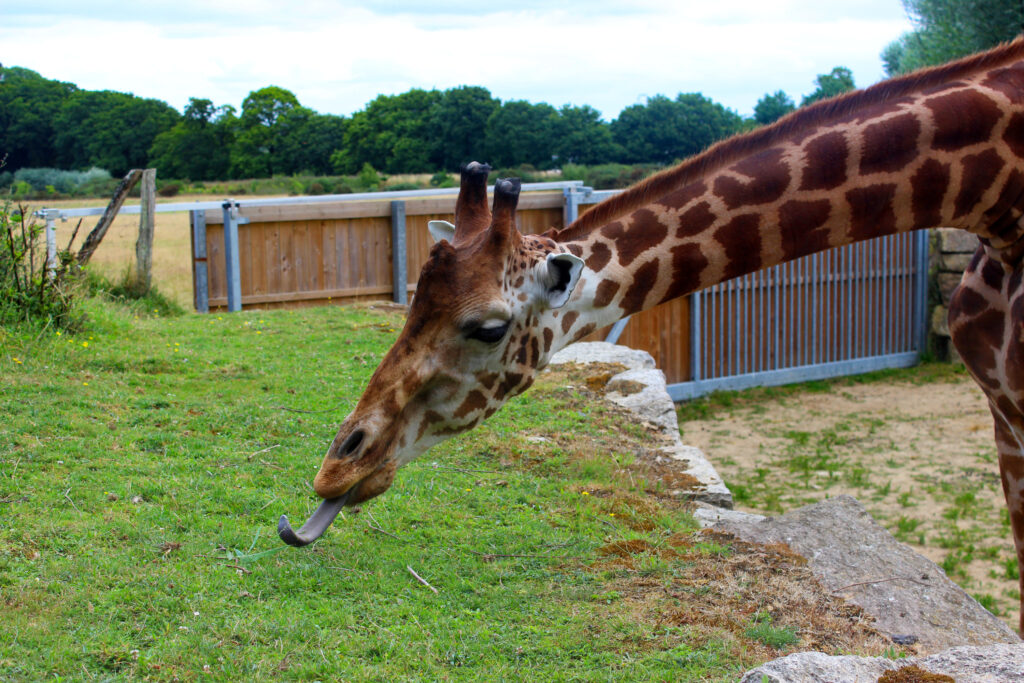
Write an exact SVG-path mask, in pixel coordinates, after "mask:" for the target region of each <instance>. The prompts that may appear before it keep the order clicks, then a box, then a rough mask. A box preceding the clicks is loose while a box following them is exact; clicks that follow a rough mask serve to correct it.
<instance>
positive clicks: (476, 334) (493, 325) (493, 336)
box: [466, 320, 510, 344]
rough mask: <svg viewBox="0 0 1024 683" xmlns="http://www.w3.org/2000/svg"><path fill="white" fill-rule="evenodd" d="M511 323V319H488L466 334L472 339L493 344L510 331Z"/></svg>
mask: <svg viewBox="0 0 1024 683" xmlns="http://www.w3.org/2000/svg"><path fill="white" fill-rule="evenodd" d="M509 324H510V321H508V320H504V321H502V320H488V321H487V322H485V323H483V324H482V325H480V326H479V327H477V328H475V329H474V330H473V331H472V332H469V333H468V334H467V335H466V336H467V337H469V338H470V339H476V340H477V341H482V342H484V343H485V344H493V343H495V342H499V341H501V340H502V339H503V338H504V337H505V333H506V332H508V328H509Z"/></svg>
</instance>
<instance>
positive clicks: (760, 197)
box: [714, 148, 790, 209]
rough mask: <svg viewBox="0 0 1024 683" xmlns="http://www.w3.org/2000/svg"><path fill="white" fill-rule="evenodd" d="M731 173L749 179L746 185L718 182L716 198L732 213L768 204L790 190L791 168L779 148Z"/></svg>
mask: <svg viewBox="0 0 1024 683" xmlns="http://www.w3.org/2000/svg"><path fill="white" fill-rule="evenodd" d="M730 170H732V171H735V172H736V173H739V174H742V175H745V176H747V177H749V178H750V180H749V181H746V182H744V181H741V180H737V179H736V178H733V177H732V176H725V175H722V176H718V177H717V178H715V183H714V190H715V194H716V195H718V196H719V197H720V198H721V199H722V201H723V202H725V205H726V206H728V207H729V208H730V209H735V208H737V207H740V206H755V205H757V204H769V203H771V202H774V201H775V200H776V199H778V198H779V197H781V196H782V194H783V193H784V192H785V191H786V188H787V187H789V178H790V170H789V166H788V165H787V164H786V163H785V162H784V161H783V160H782V150H781V149H778V148H773V149H767V150H765V151H763V152H758V153H757V154H754V155H753V156H750V157H748V158H746V159H744V160H742V161H740V162H739V163H737V164H735V165H733V166H732V167H730Z"/></svg>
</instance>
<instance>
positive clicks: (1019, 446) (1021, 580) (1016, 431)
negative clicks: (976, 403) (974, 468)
mask: <svg viewBox="0 0 1024 683" xmlns="http://www.w3.org/2000/svg"><path fill="white" fill-rule="evenodd" d="M992 416H993V417H994V418H995V423H996V425H995V427H996V428H995V432H996V448H997V449H998V451H999V476H1000V478H1001V479H1002V481H1003V495H1004V496H1005V497H1006V507H1007V509H1008V510H1009V512H1010V528H1011V530H1012V531H1013V545H1014V547H1015V548H1016V551H1017V575H1018V588H1019V590H1020V605H1021V607H1020V614H1019V616H1018V622H1017V623H1018V626H1017V628H1018V632H1019V633H1020V634H1021V635H1024V441H1022V437H1024V430H1022V429H1020V428H1015V427H1014V426H1011V425H1010V424H1009V422H1008V421H1007V419H1006V418H1005V417H1003V415H1002V414H1001V413H1000V412H999V411H998V409H996V408H993V409H992Z"/></svg>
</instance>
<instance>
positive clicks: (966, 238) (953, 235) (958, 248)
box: [935, 228, 980, 254]
mask: <svg viewBox="0 0 1024 683" xmlns="http://www.w3.org/2000/svg"><path fill="white" fill-rule="evenodd" d="M935 232H936V233H937V234H938V236H939V249H940V250H941V251H946V252H958V253H962V254H966V253H972V252H974V250H975V249H977V248H978V245H979V244H980V242H979V241H978V236H977V235H974V234H972V233H969V232H966V231H964V230H959V229H957V228H937V229H936V230H935Z"/></svg>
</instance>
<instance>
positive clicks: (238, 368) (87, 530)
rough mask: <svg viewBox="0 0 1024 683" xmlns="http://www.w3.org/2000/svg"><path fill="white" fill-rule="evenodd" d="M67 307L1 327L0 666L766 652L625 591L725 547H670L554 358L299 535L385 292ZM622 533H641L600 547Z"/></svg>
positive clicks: (697, 673)
mask: <svg viewBox="0 0 1024 683" xmlns="http://www.w3.org/2000/svg"><path fill="white" fill-rule="evenodd" d="M85 307H86V313H87V314H88V318H89V322H88V324H87V327H86V331H85V332H82V333H81V334H76V335H69V334H67V333H62V334H57V333H55V332H53V331H52V330H51V331H44V332H42V333H40V332H39V331H38V329H34V328H33V329H27V328H17V327H15V328H0V414H2V415H3V416H4V417H3V420H2V421H0V613H2V614H3V619H2V622H0V679H3V680H42V679H46V678H54V677H56V678H60V679H72V680H85V679H92V678H98V679H103V680H109V679H135V678H146V679H153V680H183V679H184V680H192V679H200V678H201V679H203V680H259V679H268V678H283V679H289V680H292V679H295V680H307V679H308V680H380V681H385V680H386V681H395V680H449V679H457V680H500V679H506V680H629V681H633V680H697V679H700V680H706V679H712V680H733V679H735V678H736V677H737V676H738V674H739V673H740V672H741V671H742V670H743V669H744V668H747V667H749V666H753V665H755V664H756V663H758V661H759V659H758V658H760V659H761V660H763V659H765V658H769V654H768V653H764V652H761V651H759V650H757V649H756V647H751V646H748V645H747V644H745V643H743V642H738V641H737V640H736V639H735V638H732V637H731V636H729V635H728V634H727V633H725V632H724V631H722V630H721V629H715V628H700V627H690V626H676V625H673V623H671V621H669V622H664V621H663V619H664V615H663V614H660V613H657V612H656V610H655V611H654V612H655V613H654V614H653V616H652V615H650V614H648V615H646V616H645V615H644V614H641V611H640V610H639V608H638V607H637V604H638V603H637V600H638V598H637V592H636V591H634V590H633V589H632V588H631V586H632V585H633V584H632V583H630V582H632V581H641V582H648V583H647V584H643V585H654V586H672V584H673V581H677V580H682V578H681V577H685V576H686V575H687V572H688V571H689V568H690V567H692V566H693V563H694V562H695V561H696V558H700V557H707V558H711V559H712V560H713V561H715V562H719V561H721V559H722V558H725V557H728V556H729V555H730V553H731V550H730V548H729V547H728V545H723V544H721V543H718V542H702V543H695V544H693V545H692V547H691V548H689V549H688V550H687V554H686V555H685V556H684V555H682V554H680V553H678V552H675V551H672V552H669V550H670V549H669V548H668V546H666V545H665V543H666V541H667V539H673V538H677V537H678V536H679V535H680V534H683V535H686V534H690V533H691V532H692V529H693V522H692V519H691V518H690V517H689V516H688V515H686V514H684V513H683V512H681V508H680V506H679V505H678V504H674V503H672V502H671V501H666V500H662V499H660V498H658V497H657V496H648V495H645V493H644V489H645V487H644V484H643V483H642V482H640V481H633V480H632V477H626V476H625V475H624V474H623V472H624V469H623V468H624V467H626V466H631V463H632V462H633V460H632V459H633V458H634V455H635V453H636V451H637V449H638V448H639V447H632V446H629V445H628V442H627V439H629V438H636V439H639V438H642V434H640V433H639V432H638V431H637V430H635V429H634V428H632V427H630V426H629V425H624V424H623V422H624V421H623V420H622V419H621V417H619V416H617V415H615V414H610V413H605V412H604V410H603V409H602V408H601V407H600V405H598V404H597V403H595V402H593V401H588V400H586V397H584V396H581V395H580V394H579V391H580V390H579V389H576V388H573V387H571V386H565V383H564V380H561V379H557V378H556V379H555V380H551V381H549V382H548V383H547V384H545V382H543V381H541V382H538V386H537V387H536V388H535V389H534V390H532V391H531V392H529V393H528V394H526V395H525V396H523V397H520V398H519V399H516V400H515V401H513V402H512V403H510V404H509V405H508V406H507V407H506V408H505V409H503V410H502V411H501V412H500V413H499V414H498V415H497V416H495V417H494V418H493V419H492V420H491V421H490V422H489V423H488V424H487V425H485V426H484V427H482V428H480V429H478V430H476V431H475V432H473V433H470V434H468V435H463V436H462V437H459V438H456V439H453V440H452V441H450V442H447V443H446V444H444V445H442V446H440V447H437V448H435V449H434V450H433V451H431V452H429V453H428V454H426V455H425V456H424V457H423V458H421V460H420V461H418V462H415V463H413V464H411V465H410V466H408V467H407V468H405V469H404V470H402V472H401V473H400V474H399V476H398V477H397V479H396V482H395V484H394V486H393V488H392V489H391V490H390V491H389V492H388V493H387V494H385V495H384V496H382V497H381V498H379V499H377V500H375V501H372V502H371V503H369V504H366V505H365V506H364V507H363V511H362V512H361V513H359V514H358V515H356V514H352V513H351V512H348V513H346V515H345V516H344V517H343V518H340V519H339V520H338V521H337V522H336V523H335V524H334V526H333V527H332V528H331V529H330V530H329V531H328V532H327V534H326V535H325V537H324V538H323V539H322V540H321V541H319V542H317V543H316V544H315V545H313V546H311V547H310V548H306V549H301V550H300V549H294V548H287V547H284V546H283V545H281V543H280V542H279V541H278V539H277V538H276V535H275V533H274V528H275V524H276V520H277V518H278V516H279V515H280V514H282V513H288V514H289V516H290V517H291V519H292V520H293V521H295V520H300V519H301V518H303V517H304V516H305V515H306V514H308V513H309V512H310V511H311V510H312V509H313V507H314V506H315V504H316V500H315V499H314V496H313V495H312V493H311V491H310V489H309V486H308V483H307V482H308V481H309V480H310V479H311V478H312V476H313V475H314V474H315V472H316V471H317V469H318V467H319V463H320V460H321V457H322V454H323V452H324V450H325V448H326V447H327V445H328V444H329V443H330V441H331V439H332V438H333V437H334V434H335V430H336V428H337V426H338V424H340V422H341V420H342V419H343V418H344V416H345V415H346V414H347V413H348V412H349V411H350V410H351V409H352V408H353V406H354V404H355V401H356V400H357V399H358V395H359V392H360V391H361V390H362V387H363V386H364V385H365V383H366V381H367V380H368V378H369V376H370V374H371V372H372V371H373V369H374V368H375V367H376V365H377V363H378V361H379V360H380V358H381V357H382V355H383V353H384V351H385V350H386V348H387V347H388V346H389V344H390V343H391V341H392V340H393V339H394V338H395V336H396V334H397V332H396V330H397V329H398V328H399V327H400V325H401V319H400V317H398V316H397V315H395V314H393V313H382V312H376V311H372V310H367V309H350V310H342V309H339V308H317V309H303V310H298V311H268V312H247V313H242V314H235V315H216V314H214V315H209V316H199V315H179V316H176V317H172V318H166V317H159V316H158V315H156V314H154V313H153V312H152V311H151V310H148V309H143V308H141V307H139V306H137V305H136V306H134V307H125V306H124V305H121V304H118V303H116V302H110V301H107V302H102V301H98V300H90V301H88V302H86V304H85ZM296 411H306V412H296ZM617 429H618V430H619V431H616V430H617ZM634 432H635V433H634ZM530 435H541V436H546V437H548V439H549V441H547V442H539V441H531V440H529V439H527V438H526V437H527V436H530ZM579 442H583V443H586V444H597V446H601V445H602V444H604V446H602V448H604V447H605V446H606V447H607V448H606V450H604V451H602V452H600V453H584V452H581V450H580V449H579V448H578V447H574V446H573V445H572V444H573V443H579ZM588 448H589V446H588ZM595 448H596V446H595ZM619 540H623V541H630V542H636V543H641V544H642V546H643V547H644V548H653V549H657V550H658V551H657V552H654V551H651V552H644V553H642V554H639V555H636V557H635V558H632V559H630V558H626V559H624V560H622V561H621V562H622V563H625V564H620V565H609V564H607V563H606V564H603V565H602V564H601V562H599V561H598V560H599V559H600V557H601V555H600V553H599V552H598V551H599V550H600V549H601V548H603V547H607V545H608V544H610V543H615V542H617V541H619ZM412 571H415V572H416V573H417V574H419V575H420V576H421V577H422V578H423V579H424V580H425V581H427V582H428V583H429V584H430V585H431V586H433V587H434V588H435V589H436V590H437V593H434V592H433V591H431V590H430V589H429V588H427V587H426V586H424V585H422V584H421V583H420V582H419V581H418V580H417V579H416V578H415V577H414V576H413V575H412ZM654 592H655V593H656V594H657V595H661V594H662V592H661V590H660V589H658V590H657V591H654ZM677 592H678V591H677ZM664 599H666V600H667V599H668V598H664ZM755 608H756V605H751V606H750V607H749V609H751V610H753V609H755ZM757 637H758V638H760V637H761V636H760V635H759V636H757Z"/></svg>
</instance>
